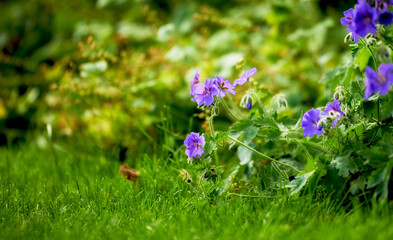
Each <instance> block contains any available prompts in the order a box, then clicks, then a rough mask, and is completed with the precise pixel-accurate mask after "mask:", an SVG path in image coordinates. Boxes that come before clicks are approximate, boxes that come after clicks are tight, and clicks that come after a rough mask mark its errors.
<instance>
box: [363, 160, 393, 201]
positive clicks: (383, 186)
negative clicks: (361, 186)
mask: <svg viewBox="0 0 393 240" xmlns="http://www.w3.org/2000/svg"><path fill="white" fill-rule="evenodd" d="M392 167H393V164H392V162H390V163H389V164H387V165H386V166H385V167H384V168H380V169H377V170H375V171H373V172H372V173H371V176H370V178H369V179H368V180H369V182H368V185H367V189H370V188H373V187H375V186H377V189H376V191H375V194H376V195H380V197H381V198H382V199H386V198H387V197H388V194H389V180H390V176H391V173H392Z"/></svg>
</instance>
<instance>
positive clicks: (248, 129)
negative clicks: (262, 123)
mask: <svg viewBox="0 0 393 240" xmlns="http://www.w3.org/2000/svg"><path fill="white" fill-rule="evenodd" d="M258 131H259V128H258V127H257V126H255V125H254V121H252V120H250V119H242V120H240V121H238V122H236V123H235V124H233V125H232V126H231V127H230V128H229V135H230V136H231V137H233V138H239V137H240V136H241V135H242V133H243V137H244V142H245V143H250V142H251V141H252V140H253V139H254V138H255V136H256V135H257V134H258Z"/></svg>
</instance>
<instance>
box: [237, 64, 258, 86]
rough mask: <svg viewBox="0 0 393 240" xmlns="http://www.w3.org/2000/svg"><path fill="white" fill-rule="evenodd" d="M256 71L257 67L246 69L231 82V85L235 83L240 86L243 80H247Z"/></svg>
mask: <svg viewBox="0 0 393 240" xmlns="http://www.w3.org/2000/svg"><path fill="white" fill-rule="evenodd" d="M257 71H258V69H257V68H255V67H254V68H252V69H250V70H248V71H247V72H245V73H243V74H242V76H241V77H240V78H238V79H236V80H235V81H234V82H233V86H236V85H240V86H241V85H243V84H244V83H245V82H247V81H248V79H250V77H251V76H252V75H254V74H255V73H257Z"/></svg>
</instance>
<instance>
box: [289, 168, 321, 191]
mask: <svg viewBox="0 0 393 240" xmlns="http://www.w3.org/2000/svg"><path fill="white" fill-rule="evenodd" d="M314 172H315V170H314V171H311V172H308V173H305V174H302V175H298V176H297V177H295V179H294V180H292V181H291V183H290V184H289V185H287V187H290V188H292V191H291V195H294V194H296V193H298V192H299V191H300V190H301V189H302V188H303V187H304V186H305V185H306V183H307V180H308V179H309V178H310V177H311V176H312V175H313V174H314Z"/></svg>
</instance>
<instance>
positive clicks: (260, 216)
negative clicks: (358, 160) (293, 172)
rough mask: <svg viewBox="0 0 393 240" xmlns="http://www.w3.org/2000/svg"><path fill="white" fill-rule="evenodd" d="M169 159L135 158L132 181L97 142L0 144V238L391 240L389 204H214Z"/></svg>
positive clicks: (182, 164) (225, 200) (179, 163)
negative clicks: (87, 145)
mask: <svg viewBox="0 0 393 240" xmlns="http://www.w3.org/2000/svg"><path fill="white" fill-rule="evenodd" d="M81 145H82V143H81ZM131 157H134V158H135V156H131ZM174 158H175V160H170V158H167V157H166V158H158V157H155V156H150V157H148V156H143V157H141V158H138V159H133V161H135V166H136V168H137V169H139V170H140V171H141V174H142V177H141V178H140V179H139V181H138V182H137V183H136V184H132V183H130V182H128V181H126V180H124V178H123V177H122V176H120V175H119V174H118V172H117V171H118V167H119V163H118V162H116V161H115V160H114V159H112V158H111V157H110V156H108V155H107V154H104V153H103V152H102V151H97V150H94V149H93V150H86V151H82V150H78V149H71V150H70V149H67V150H66V149H65V148H59V147H58V148H56V150H54V152H52V151H51V150H50V149H47V150H40V149H37V148H35V147H30V146H24V147H20V148H19V149H8V150H7V149H0V239H67V238H68V239H79V238H80V239H375V240H376V239H393V215H392V214H391V208H389V207H388V206H387V205H375V206H374V207H373V208H371V209H370V208H367V207H364V206H363V207H361V206H360V205H359V207H355V208H354V209H352V210H350V211H348V209H347V210H346V211H345V210H344V209H340V208H337V207H335V206H334V204H333V202H331V201H329V199H325V200H319V201H317V200H315V199H311V198H310V197H307V196H304V197H300V198H294V199H288V198H277V199H263V198H256V199H254V198H253V199H249V198H239V197H234V196H232V197H231V198H230V197H220V198H219V199H218V200H217V201H215V202H213V203H212V202H209V201H207V200H204V199H201V198H200V197H198V195H196V194H195V193H194V192H193V191H191V190H190V189H189V187H188V185H187V184H186V183H184V182H183V181H182V180H181V179H180V178H179V177H178V175H179V170H180V169H182V168H186V167H187V162H186V161H185V160H184V159H180V158H179V159H178V157H176V154H175V156H174ZM56 159H57V160H56ZM56 162H57V164H56Z"/></svg>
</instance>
